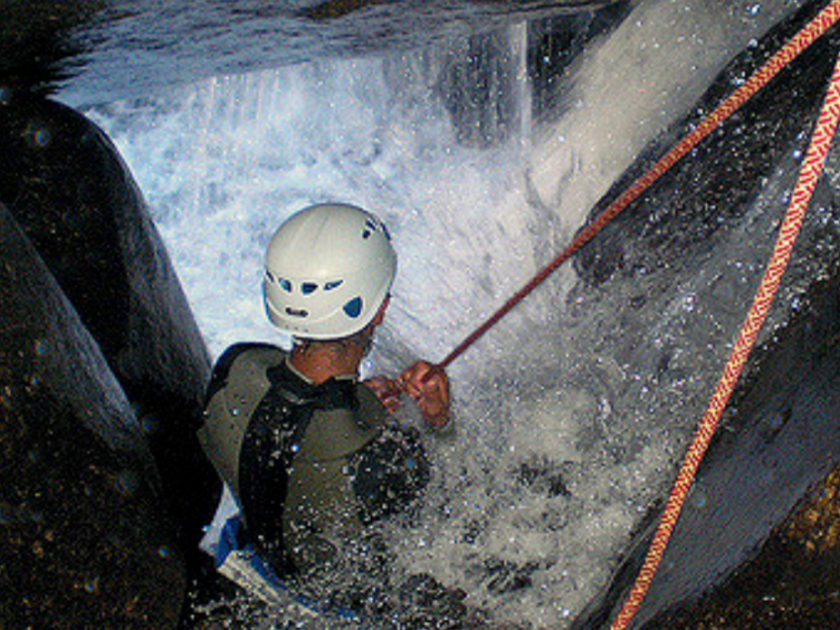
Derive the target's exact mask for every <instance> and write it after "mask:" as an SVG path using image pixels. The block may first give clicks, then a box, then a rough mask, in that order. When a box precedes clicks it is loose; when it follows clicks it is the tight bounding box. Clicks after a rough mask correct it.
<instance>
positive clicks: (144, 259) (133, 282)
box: [0, 93, 219, 548]
mask: <svg viewBox="0 0 840 630" xmlns="http://www.w3.org/2000/svg"><path fill="white" fill-rule="evenodd" d="M0 201H2V202H4V203H5V204H6V205H7V207H8V209H9V211H10V213H11V214H12V216H13V217H14V218H15V220H16V221H17V223H18V224H19V225H20V226H21V227H22V229H23V231H24V232H25V233H26V235H27V237H28V238H29V239H30V240H31V242H32V243H33V245H34V247H35V248H36V250H37V251H38V254H39V255H40V257H41V258H42V259H43V261H44V262H45V263H46V265H47V267H48V268H49V270H50V272H51V273H52V275H53V276H54V277H55V278H56V280H57V282H58V284H59V285H60V287H61V290H62V291H63V293H64V294H66V296H67V297H68V298H69V300H70V302H71V303H72V304H73V307H74V308H75V310H76V311H77V312H78V314H79V317H80V318H81V321H82V323H83V324H84V326H85V327H86V328H87V329H88V330H89V331H90V332H91V334H92V336H93V337H94V339H95V340H96V342H97V344H98V345H99V346H100V348H101V349H102V353H103V354H104V356H105V358H106V360H107V361H108V364H109V366H110V368H111V370H112V371H113V372H114V374H115V375H116V377H117V379H118V380H119V382H120V384H121V386H122V388H123V389H124V390H125V392H126V394H127V396H128V399H129V401H130V402H131V404H132V405H133V406H134V409H135V412H136V414H137V416H138V417H139V418H140V420H141V422H142V423H143V425H144V426H145V427H146V429H147V439H148V441H149V444H150V446H151V450H152V453H153V454H154V456H155V459H156V462H157V466H158V470H159V472H160V478H161V483H162V494H161V496H162V497H165V500H166V502H167V508H168V509H169V510H170V512H171V514H172V515H173V516H174V519H175V523H176V524H177V525H178V526H179V535H180V537H181V539H182V540H183V541H184V543H185V546H186V547H188V548H194V547H195V545H196V544H197V542H198V540H199V539H200V536H201V528H202V527H203V526H204V525H205V524H206V523H208V522H209V520H210V519H211V518H212V513H213V510H214V508H215V504H216V500H217V497H218V492H219V484H218V481H217V478H216V475H215V473H214V471H213V470H212V467H211V466H210V464H209V463H208V462H207V461H206V460H205V458H204V456H203V454H202V453H201V450H200V448H199V446H198V441H197V439H196V437H195V431H196V429H197V428H198V426H199V423H200V422H201V409H202V399H203V395H204V388H205V386H206V383H207V381H208V379H209V373H210V361H209V357H208V354H207V350H206V348H205V345H204V343H203V340H202V338H201V335H200V333H199V331H198V328H197V326H196V323H195V320H194V319H193V315H192V313H191V311H190V308H189V306H188V305H187V302H186V299H185V297H184V294H183V291H182V289H181V286H180V284H179V282H178V279H177V277H176V275H175V272H174V270H173V268H172V265H171V263H170V261H169V257H168V255H167V253H166V250H165V248H164V246H163V243H162V241H161V239H160V237H159V235H158V233H157V230H156V229H155V227H154V225H153V223H152V221H151V218H150V216H149V213H148V211H147V209H146V207H145V203H144V201H143V198H142V195H141V193H140V191H139V190H138V188H137V185H136V183H135V182H134V180H133V178H132V176H131V174H130V172H129V171H128V169H127V167H126V166H125V164H124V163H123V161H122V159H121V158H120V156H119V154H118V153H117V151H116V149H115V147H114V146H113V144H112V143H111V142H110V140H109V139H108V138H107V137H106V136H105V135H104V134H103V133H102V132H101V131H100V130H99V129H98V128H97V127H96V126H95V125H93V124H92V123H91V122H90V121H89V120H87V119H86V118H84V117H83V116H81V115H80V114H78V113H77V112H75V111H73V110H71V109H69V108H67V107H64V106H62V105H59V104H57V103H53V102H50V101H48V100H46V99H43V98H40V97H37V96H30V95H26V94H21V93H11V94H10V95H9V96H8V97H7V98H6V99H5V100H4V101H3V103H2V104H1V105H0Z"/></svg>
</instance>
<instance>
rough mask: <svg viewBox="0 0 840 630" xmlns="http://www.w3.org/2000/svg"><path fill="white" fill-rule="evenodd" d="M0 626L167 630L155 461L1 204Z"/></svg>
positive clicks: (165, 556)
mask: <svg viewBox="0 0 840 630" xmlns="http://www.w3.org/2000/svg"><path fill="white" fill-rule="evenodd" d="M0 303H2V305H3V307H2V309H0V445H2V446H0V452H2V459H0V462H2V470H3V483H2V484H0V557H2V562H0V626H2V627H4V628H63V627H71V626H72V627H73V628H84V629H88V628H89V629H91V630H93V629H100V628H137V629H145V628H174V627H175V624H176V622H177V620H178V616H179V613H180V609H181V605H182V601H183V594H184V589H185V585H186V567H185V562H184V558H183V556H182V555H181V553H180V552H179V549H178V544H177V540H176V538H175V536H174V534H173V531H172V529H171V527H170V526H169V523H168V521H167V519H166V517H165V516H164V514H163V512H162V511H161V510H160V508H159V504H158V499H157V497H156V495H155V492H154V490H153V485H154V484H155V483H156V473H155V470H154V461H153V459H152V456H151V453H150V452H149V450H148V447H147V444H146V440H145V436H144V435H143V432H142V429H141V428H140V425H139V423H138V420H137V418H136V417H135V415H134V414H133V412H132V409H131V406H130V405H129V402H128V400H127V399H126V397H125V395H124V394H123V392H122V389H121V387H120V385H119V383H118V382H117V380H116V378H114V376H113V374H112V372H111V370H110V368H109V367H108V364H107V363H106V361H105V359H104V357H103V356H102V354H101V352H100V351H99V348H98V346H97V344H96V342H95V341H94V340H93V339H92V338H91V336H90V334H89V333H88V331H87V330H86V328H85V326H84V325H83V324H82V322H81V320H80V318H79V316H78V314H77V313H76V312H75V310H74V309H73V307H72V305H71V304H70V302H69V300H67V298H66V297H65V296H64V294H63V293H62V291H61V289H60V287H59V285H58V283H57V282H56V281H55V279H54V278H53V277H52V275H51V274H50V272H49V270H48V269H47V268H46V266H45V265H44V263H43V262H42V261H41V259H40V258H39V256H38V254H37V253H36V251H35V249H34V248H33V247H32V245H31V243H30V242H29V241H28V239H27V238H26V237H25V236H24V234H23V232H22V231H21V230H20V229H19V227H18V225H17V224H16V222H15V221H14V219H13V218H12V216H11V215H10V213H9V212H8V211H7V210H6V208H5V207H4V206H2V205H0Z"/></svg>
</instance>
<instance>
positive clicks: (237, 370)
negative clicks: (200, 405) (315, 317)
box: [207, 342, 288, 400]
mask: <svg viewBox="0 0 840 630" xmlns="http://www.w3.org/2000/svg"><path fill="white" fill-rule="evenodd" d="M287 355H288V353H287V352H286V351H285V350H283V349H282V348H279V347H278V346H274V345H271V344H268V343H261V342H242V343H235V344H233V345H232V346H230V347H228V348H227V349H226V350H225V351H224V352H223V353H222V354H221V356H220V357H219V358H218V360H217V361H216V363H215V365H214V366H213V374H212V376H211V378H210V385H209V387H208V390H207V399H208V400H209V399H210V398H212V397H213V395H214V394H215V393H216V392H217V391H219V390H220V389H222V388H224V387H226V386H227V385H228V383H229V381H230V380H231V376H232V375H239V376H240V377H245V380H246V381H249V380H252V379H253V378H258V379H260V380H262V379H264V378H265V375H266V373H267V372H268V370H270V369H271V368H273V367H275V366H277V365H280V364H282V363H283V362H284V361H285V360H286V356H287ZM249 377H250V378H249ZM236 380H240V379H236Z"/></svg>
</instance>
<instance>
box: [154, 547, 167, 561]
mask: <svg viewBox="0 0 840 630" xmlns="http://www.w3.org/2000/svg"><path fill="white" fill-rule="evenodd" d="M157 553H158V556H160V557H161V558H163V559H164V560H166V559H167V558H168V557H169V547H167V546H166V545H161V546H160V547H158V550H157Z"/></svg>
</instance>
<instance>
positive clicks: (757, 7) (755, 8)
mask: <svg viewBox="0 0 840 630" xmlns="http://www.w3.org/2000/svg"><path fill="white" fill-rule="evenodd" d="M747 13H749V14H750V15H751V16H753V17H755V16H756V15H758V14H759V13H761V4H760V3H755V4H751V5H750V6H749V7H747Z"/></svg>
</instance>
